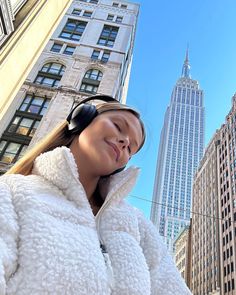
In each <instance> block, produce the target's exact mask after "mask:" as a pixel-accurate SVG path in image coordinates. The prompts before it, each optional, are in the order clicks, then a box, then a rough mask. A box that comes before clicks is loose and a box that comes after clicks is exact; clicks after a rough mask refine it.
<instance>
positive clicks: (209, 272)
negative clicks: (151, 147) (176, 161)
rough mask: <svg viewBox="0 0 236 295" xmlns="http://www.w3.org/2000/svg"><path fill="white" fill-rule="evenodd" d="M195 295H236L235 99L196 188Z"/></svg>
mask: <svg viewBox="0 0 236 295" xmlns="http://www.w3.org/2000/svg"><path fill="white" fill-rule="evenodd" d="M193 212H196V213H197V214H193V218H192V269H191V273H192V278H191V289H192V291H193V294H194V295H201V294H220V295H223V294H229V295H235V294H236V288H235V282H236V272H235V269H236V255H235V254H236V243H235V241H236V95H234V96H233V98H232V108H231V110H230V112H229V114H228V115H227V116H226V121H225V123H224V124H223V125H222V126H221V128H220V129H219V130H217V131H216V133H215V135H214V136H213V138H212V140H211V142H210V143H209V145H208V147H207V149H206V151H205V153H204V157H203V159H202V161H201V163H200V166H199V168H198V171H197V173H196V176H195V179H194V185H193Z"/></svg>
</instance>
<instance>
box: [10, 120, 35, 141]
mask: <svg viewBox="0 0 236 295" xmlns="http://www.w3.org/2000/svg"><path fill="white" fill-rule="evenodd" d="M39 122H40V120H36V119H33V118H25V117H22V116H15V117H14V118H13V121H12V123H11V124H10V126H8V129H7V130H6V131H7V132H9V133H17V134H21V135H26V136H30V137H32V136H34V133H35V131H36V129H37V127H38V125H39Z"/></svg>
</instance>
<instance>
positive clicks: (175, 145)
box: [151, 50, 205, 252]
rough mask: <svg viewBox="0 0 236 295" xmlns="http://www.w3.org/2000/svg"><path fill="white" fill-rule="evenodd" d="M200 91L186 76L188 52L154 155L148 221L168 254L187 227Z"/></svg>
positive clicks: (200, 131)
mask: <svg viewBox="0 0 236 295" xmlns="http://www.w3.org/2000/svg"><path fill="white" fill-rule="evenodd" d="M204 121H205V111H204V106H203V91H202V90H201V89H200V86H199V83H198V81H196V80H193V79H192V78H191V76H190V64H189V58H188V50H187V52H186V57H185V61H184V64H183V68H182V75H181V77H180V78H179V79H178V80H177V83H176V85H175V86H174V89H173V91H172V95H171V101H170V104H169V106H168V107H167V110H166V113H165V118H164V125H163V128H162V131H161V138H160V144H159V151H158V159H157V168H156V175H155V183H154V191H153V205H152V208H151V220H152V222H153V223H154V224H155V225H156V226H157V228H158V230H159V232H160V235H161V236H163V239H164V240H165V242H166V244H167V246H168V248H169V250H170V252H172V251H173V242H174V239H175V238H176V237H177V235H178V233H179V232H180V230H181V228H183V227H185V226H186V225H188V224H189V221H190V215H191V214H190V211H191V200H192V183H193V176H194V173H195V171H196V168H197V167H198V163H199V161H200V160H201V157H202V155H203V148H204Z"/></svg>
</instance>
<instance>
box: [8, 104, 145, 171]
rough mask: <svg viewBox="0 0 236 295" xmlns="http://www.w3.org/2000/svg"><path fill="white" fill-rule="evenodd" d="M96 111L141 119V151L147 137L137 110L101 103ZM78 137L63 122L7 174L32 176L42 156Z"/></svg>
mask: <svg viewBox="0 0 236 295" xmlns="http://www.w3.org/2000/svg"><path fill="white" fill-rule="evenodd" d="M96 109H97V111H98V114H102V113H104V112H107V111H114V110H124V111H129V112H131V113H132V114H134V115H135V116H136V117H137V118H138V119H139V122H140V125H141V128H142V132H143V139H142V143H141V145H140V147H139V150H140V149H141V147H142V146H143V144H144V141H145V137H146V135H145V128H144V124H143V122H142V121H141V119H140V114H139V113H138V112H137V111H136V110H134V109H133V108H131V107H129V106H127V105H124V104H121V103H118V102H117V103H116V102H106V103H100V104H97V105H96ZM77 135H78V134H69V132H68V122H67V121H66V120H65V121H63V122H62V123H61V124H59V125H58V126H57V127H55V128H54V129H53V130H52V131H51V132H50V133H49V134H48V135H46V137H45V138H43V139H42V140H41V141H39V143H37V144H36V145H35V146H34V147H33V148H32V149H30V150H29V151H28V152H27V153H26V154H25V155H24V156H23V157H22V158H21V159H20V160H18V161H17V162H16V164H15V165H14V166H12V167H11V168H10V169H9V170H8V171H7V172H6V174H22V175H29V174H31V171H32V169H33V165H34V160H35V159H36V158H37V157H38V156H39V155H40V154H42V153H44V152H48V151H51V150H53V149H55V148H56V147H60V146H69V145H70V144H71V143H72V141H73V139H74V138H75V137H76V136H77Z"/></svg>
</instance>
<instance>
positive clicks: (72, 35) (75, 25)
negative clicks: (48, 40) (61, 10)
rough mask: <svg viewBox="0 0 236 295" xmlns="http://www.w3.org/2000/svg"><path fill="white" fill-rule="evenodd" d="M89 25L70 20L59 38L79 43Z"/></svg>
mask: <svg viewBox="0 0 236 295" xmlns="http://www.w3.org/2000/svg"><path fill="white" fill-rule="evenodd" d="M86 25H87V23H86V22H83V21H79V20H75V19H68V21H67V23H66V25H65V27H64V28H63V30H62V32H61V34H60V35H59V37H61V38H65V39H70V40H75V41H79V40H80V38H81V36H82V34H83V32H84V29H85V27H86Z"/></svg>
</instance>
